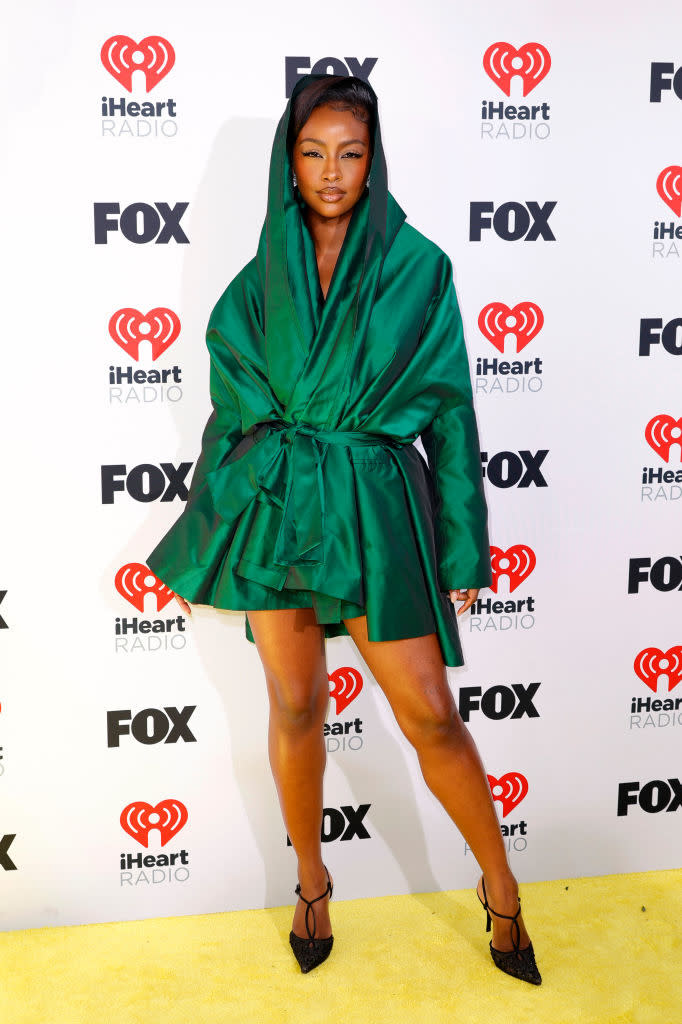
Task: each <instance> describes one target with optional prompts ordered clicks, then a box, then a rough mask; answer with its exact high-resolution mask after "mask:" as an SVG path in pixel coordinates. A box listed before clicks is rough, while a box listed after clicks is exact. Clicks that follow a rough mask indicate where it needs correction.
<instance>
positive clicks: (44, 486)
mask: <svg viewBox="0 0 682 1024" xmlns="http://www.w3.org/2000/svg"><path fill="white" fill-rule="evenodd" d="M460 8H461V9H460ZM328 15H329V12H328V11H323V12H317V16H316V15H315V12H309V11H305V12H304V11H302V10H299V9H298V8H295V7H292V6H291V4H288V5H282V4H281V3H278V2H274V0H264V2H263V3H261V4H260V5H250V6H249V5H236V4H235V5H233V4H224V5H219V4H213V3H209V2H207V0H195V2H194V3H193V4H191V5H189V6H188V5H187V4H186V3H180V2H179V0H168V2H167V3H165V4H163V5H161V4H155V3H151V2H145V0H142V2H140V0H137V2H136V3H132V2H121V3H119V4H117V5H116V7H115V9H105V8H103V7H102V6H101V5H92V4H88V3H86V2H85V0H82V2H76V0H71V2H65V3H63V4H60V5H58V6H55V5H53V4H49V3H48V2H47V0H43V2H42V3H41V2H37V0H29V2H27V3H25V4H23V5H21V6H19V7H15V8H13V9H12V22H11V24H10V25H9V26H8V31H7V32H6V33H4V35H5V37H6V38H7V40H8V43H7V44H6V53H5V56H4V58H3V64H4V66H5V68H6V70H7V74H8V78H7V81H6V83H5V86H4V89H3V95H4V96H5V98H6V100H8V102H7V103H6V104H5V114H4V131H3V134H4V136H5V141H6V144H7V152H8V156H7V158H6V163H5V167H4V171H3V174H4V182H3V193H2V194H3V228H4V231H3V237H4V250H5V256H6V258H8V261H9V265H8V266H7V267H6V271H5V282H6V284H7V285H8V291H7V293H6V299H5V303H4V305H3V310H2V315H3V320H4V330H3V344H4V359H3V372H2V375H1V378H0V389H1V399H2V401H1V408H2V417H3V428H2V436H3V440H4V444H3V474H2V476H3V481H2V488H3V491H2V495H3V496H2V505H1V507H2V535H1V538H0V616H1V620H0V627H1V628H0V656H1V657H2V674H1V677H0V756H1V759H0V892H1V894H2V895H1V899H0V927H4V928H6V929H11V928H22V927H32V926H39V925H45V924H69V923H80V922H92V921H106V920H117V919H120V920H125V919H134V918H143V917H148V916H166V915H175V914H189V913H203V912H212V911H221V910H228V909H235V908H245V907H262V906H272V905H278V904H282V903H286V902H292V901H293V893H292V888H293V885H294V884H295V861H294V855H293V851H292V849H291V847H288V846H287V842H286V834H285V831H284V828H283V825H282V822H281V818H280V812H279V806H278V803H277V799H276V794H275V789H274V785H273V783H272V780H271V777H270V773H269V767H268V761H267V752H266V726H267V702H266V695H265V687H264V681H263V676H262V669H261V665H260V661H259V659H258V654H257V651H256V649H255V647H254V646H253V645H252V644H250V643H249V642H248V641H247V640H246V638H245V631H244V613H243V612H218V611H216V610H212V609H209V608H197V609H196V610H195V614H194V615H193V616H192V618H191V619H188V618H187V617H185V616H184V615H183V614H182V613H181V610H180V608H179V606H178V605H177V603H176V602H175V601H174V600H171V602H170V603H168V604H165V605H163V606H162V605H161V603H158V604H157V596H156V594H155V592H154V585H153V584H154V579H153V578H152V577H150V576H149V574H148V573H147V572H146V571H144V570H142V571H141V572H138V573H137V574H136V573H135V572H134V568H135V566H136V565H139V564H140V563H142V562H144V557H145V554H146V553H147V552H149V551H150V550H151V548H152V547H153V546H154V545H155V544H156V542H157V540H158V539H159V538H160V537H161V536H162V534H163V533H165V531H166V529H167V528H168V526H169V524H170V523H171V522H172V521H173V520H174V519H175V518H176V517H177V515H178V514H179V511H180V509H181V507H182V501H183V498H184V497H185V495H186V488H187V485H188V483H189V481H190V479H191V474H192V470H193V466H194V462H195V460H196V457H197V454H198V450H199V443H200V435H201V431H202V429H203V425H204V423H205V420H206V418H207V416H208V412H209V409H210V407H209V399H208V359H207V353H206V349H205V345H204V331H205V327H206V321H207V318H208V314H209V312H210V310H211V308H212V306H213V304H214V303H215V301H216V299H217V298H218V296H219V295H220V293H221V292H222V290H223V288H224V287H225V285H226V284H227V282H228V281H229V280H230V279H231V278H232V277H233V276H234V274H235V273H236V272H237V271H238V270H239V269H240V268H241V267H242V266H243V264H244V263H245V262H246V261H247V260H249V259H250V258H251V256H252V255H253V253H254V251H255V246H256V243H257V239H258V234H259V231H260V227H261V224H262V220H263V216H264V213H265V198H266V174H267V169H268V162H269V153H270V146H271V142H272V137H273V133H274V128H275V124H276V122H277V120H278V118H279V116H280V115H281V112H282V110H283V108H284V104H285V101H286V97H287V93H288V90H290V88H291V86H292V84H293V82H294V81H295V80H296V77H297V76H298V75H301V74H303V73H305V72H306V71H309V70H311V69H312V70H314V71H321V70H325V69H328V70H330V71H334V72H345V71H346V69H347V71H348V72H351V73H354V74H358V75H361V76H365V77H367V78H368V79H369V81H371V83H372V85H373V86H374V87H375V89H376V90H377V93H378V95H379V98H380V103H381V112H382V124H383V133H384V141H385V146H386V151H387V156H388V163H389V175H390V187H391V190H392V191H393V193H394V195H395V196H396V198H397V199H398V201H399V202H400V204H401V205H402V206H403V207H404V209H405V210H406V211H407V214H408V219H409V220H410V221H411V223H412V224H414V226H415V227H417V228H418V229H419V230H421V231H422V232H423V233H424V234H426V235H427V236H428V237H430V238H432V239H433V240H434V241H436V242H437V243H438V244H439V245H440V246H441V247H442V248H443V249H445V250H446V252H448V253H449V254H450V256H451V257H452V259H453V262H454V265H455V274H456V285H457V289H458V293H459V297H460V302H461V306H462V310H463V315H464V318H465V328H466V337H467V341H468V346H469V352H470V359H471V369H472V376H473V380H474V386H475V393H476V405H477V411H478V416H479V422H480V430H481V445H482V452H481V459H482V464H483V467H484V471H485V480H486V489H487V496H488V501H489V505H490V510H491V543H492V544H493V545H494V548H495V551H494V556H495V566H496V577H495V587H494V588H493V589H492V590H486V591H483V592H482V593H481V595H480V600H479V602H478V604H477V606H476V607H475V609H474V612H473V614H471V615H468V616H466V617H465V618H464V620H463V621H462V634H463V643H464V648H465V655H466V659H467V665H466V668H463V669H457V670H450V681H451V685H452V688H453V691H454V693H455V695H456V698H457V701H458V704H459V708H460V712H461V714H462V717H463V718H464V720H465V721H466V722H467V723H468V725H469V727H470V729H471V731H472V733H473V734H474V736H475V738H476V741H477V743H478V744H479V747H480V750H481V753H482V756H483V758H484V762H485V766H486V770H487V772H488V775H489V777H490V781H491V786H492V789H493V794H494V796H495V799H496V807H497V808H498V809H499V820H500V825H501V828H502V831H503V834H504V836H505V842H506V844H507V847H508V850H509V856H510V860H511V864H512V867H513V870H514V871H515V873H516V875H517V877H518V878H519V880H520V881H521V882H524V881H533V880H540V879H553V878H560V877H566V876H578V875H598V874H602V873H612V872H613V873H618V872H625V871H640V870H648V869H658V868H669V867H675V866H678V865H679V862H680V853H679V851H680V837H681V832H680V821H681V817H682V816H681V815H680V813H679V812H680V810H681V809H682V782H681V781H680V778H681V776H682V772H681V765H680V739H681V737H682V728H681V727H682V685H680V681H681V680H682V617H681V616H680V606H681V604H682V602H681V601H680V591H681V590H682V553H681V552H682V548H681V546H680V510H681V509H682V501H681V500H680V499H681V497H682V461H681V448H680V439H681V435H682V389H681V388H680V369H681V368H682V358H680V356H681V355H682V289H681V287H680V282H681V281H682V263H681V257H680V254H681V253H682V217H681V204H682V166H681V165H682V143H681V142H680V126H681V123H682V46H680V44H679V40H680V38H682V10H681V9H680V7H679V4H672V3H659V4H658V5H656V6H655V7H650V6H649V7H647V8H644V7H642V5H641V4H639V3H637V2H635V0H625V2H621V3H619V4H613V3H610V2H606V0H597V2H591V3H589V4H588V3H585V2H579V3H576V4H572V5H571V6H570V8H566V9H565V10H564V9H563V8H560V7H557V6H556V5H554V6H552V5H548V4H546V3H540V2H539V0H538V2H534V3H531V2H524V0H520V2H519V3H516V4H512V5H510V4H508V3H503V2H502V0H489V2H488V3H486V4H481V5H478V6H473V7H472V6H471V5H458V4H453V3H449V2H445V0H440V2H437V0H424V2H422V3H420V4H417V5H408V4H405V5H403V6H402V7H400V8H397V7H396V5H395V4H394V3H389V2H388V0H380V2H376V3H373V4H358V3H351V4H350V5H348V4H346V5H345V7H344V8H343V10H342V11H340V12H336V14H335V16H334V17H333V18H332V19H331V21H330V20H329V17H328ZM676 40H677V42H676ZM131 577H134V578H135V579H137V580H138V583H139V584H140V586H139V587H138V589H135V588H133V589H132V590H131V589H130V587H129V586H128V585H127V583H128V581H129V579H130V578H131ZM327 653H328V662H329V674H330V689H331V694H332V699H331V702H330V712H329V718H328V724H327V726H326V727H325V733H326V735H327V745H328V751H329V760H328V769H327V775H326V780H325V786H326V788H325V805H326V811H325V817H324V840H325V843H326V844H327V845H326V846H325V848H324V850H325V860H326V861H327V862H328V863H329V865H330V867H331V868H332V870H333V871H334V874H335V878H336V882H337V892H338V895H339V897H341V898H349V897H357V896H364V895H381V894H386V893H405V892H416V891H424V890H437V889H441V888H444V889H447V888H455V887H464V886H470V885H473V884H475V881H476V878H477V874H478V872H477V866H476V863H475V861H474V859H473V856H472V854H471V851H470V850H469V849H467V847H466V845H465V843H464V841H463V839H462V837H461V836H460V834H459V833H458V832H457V830H456V829H455V827H454V826H453V825H452V823H451V822H450V820H449V819H448V818H447V816H446V815H445V812H444V811H443V810H442V809H441V808H440V806H439V805H438V804H437V802H436V800H435V798H434V797H432V795H431V794H430V792H429V791H428V790H427V789H426V787H425V786H424V784H423V782H422V780H421V777H420V775H419V771H418V767H417V762H416V757H415V755H414V752H413V751H412V750H411V748H409V747H408V746H407V744H406V742H405V741H404V740H403V739H402V737H401V736H400V734H399V732H398V729H397V727H396V725H395V723H394V721H393V720H392V718H391V715H390V713H389V711H388V708H387V705H386V702H385V700H384V698H383V695H382V694H381V692H380V691H379V689H378V687H377V685H376V683H375V682H374V680H373V679H372V678H371V676H370V674H369V672H368V670H367V668H366V666H365V664H364V663H363V661H362V659H361V658H360V656H359V655H358V653H357V651H356V650H355V648H354V646H353V644H352V641H350V639H347V638H339V639H335V640H330V641H328V646H327Z"/></svg>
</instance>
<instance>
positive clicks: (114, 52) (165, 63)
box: [100, 36, 175, 92]
mask: <svg viewBox="0 0 682 1024" xmlns="http://www.w3.org/2000/svg"><path fill="white" fill-rule="evenodd" d="M100 56H101V58H102V64H103V65H104V67H105V68H106V69H107V71H108V72H109V74H110V75H113V77H114V78H115V79H116V81H117V82H118V83H119V84H120V85H122V86H123V88H124V89H127V90H128V92H132V91H133V72H134V71H143V72H144V80H145V90H146V92H151V90H152V89H153V88H154V86H155V85H158V84H159V82H160V81H161V79H162V78H165V77H166V75H167V74H168V72H169V71H170V70H171V68H172V67H173V65H174V64H175V50H174V49H173V47H172V46H171V44H170V43H169V42H168V40H167V39H164V38H163V36H145V38H144V39H142V40H140V42H139V43H136V42H135V40H134V39H131V38H130V36H111V38H110V39H107V41H106V43H104V45H103V47H102V50H101V53H100Z"/></svg>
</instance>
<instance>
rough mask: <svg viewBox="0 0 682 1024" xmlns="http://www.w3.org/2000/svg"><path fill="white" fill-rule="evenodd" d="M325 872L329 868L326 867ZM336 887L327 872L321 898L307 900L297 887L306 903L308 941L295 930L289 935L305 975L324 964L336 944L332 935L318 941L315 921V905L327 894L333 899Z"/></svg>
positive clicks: (300, 896)
mask: <svg viewBox="0 0 682 1024" xmlns="http://www.w3.org/2000/svg"><path fill="white" fill-rule="evenodd" d="M324 870H325V871H327V868H326V866H325V869H324ZM333 891H334V886H333V885H332V880H331V878H330V877H329V872H328V871H327V888H326V889H325V890H324V892H323V893H322V895H321V896H316V897H315V899H314V900H307V899H306V898H305V896H303V895H301V886H300V883H299V885H297V886H296V888H295V889H294V892H295V893H296V895H297V896H298V898H299V899H301V900H303V902H304V903H305V905H306V906H305V930H306V931H307V933H308V938H307V939H302V938H301V937H300V935H295V934H294V932H293V930H292V931H291V932H290V933H289V943H290V945H291V948H292V949H293V951H294V956H295V957H296V959H297V960H298V964H299V967H300V968H301V971H302V973H303V974H307V973H308V971H312V969H313V968H314V967H319V965H320V964H321V963H323V962H324V961H325V960H326V959H327V957H328V956H329V954H330V953H331V951H332V945H333V944H334V936H333V935H330V936H329V938H328V939H316V938H315V932H316V930H317V925H316V921H315V911H314V909H313V903H317V902H318V900H323V899H324V898H325V896H326V895H327V893H329V899H331V898H332V893H333ZM309 915H310V916H312V919H313V927H312V931H311V928H310V924H309Z"/></svg>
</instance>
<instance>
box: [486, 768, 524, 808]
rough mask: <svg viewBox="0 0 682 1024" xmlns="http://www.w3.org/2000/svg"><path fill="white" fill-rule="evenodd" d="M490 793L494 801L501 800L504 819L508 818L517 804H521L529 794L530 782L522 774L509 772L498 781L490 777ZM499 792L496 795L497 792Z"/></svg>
mask: <svg viewBox="0 0 682 1024" xmlns="http://www.w3.org/2000/svg"><path fill="white" fill-rule="evenodd" d="M488 782H489V783H490V791H491V793H492V794H493V800H499V802H500V803H501V804H502V817H503V818H506V817H507V815H508V814H509V812H510V811H513V810H514V808H515V807H516V806H517V804H520V803H521V801H522V800H523V798H524V797H525V795H526V793H527V792H528V780H527V778H526V776H525V775H522V774H521V772H507V774H506V775H501V776H500V778H499V779H496V778H495V776H494V775H489V776H488ZM496 789H497V790H498V792H497V793H496V792H495V790H496Z"/></svg>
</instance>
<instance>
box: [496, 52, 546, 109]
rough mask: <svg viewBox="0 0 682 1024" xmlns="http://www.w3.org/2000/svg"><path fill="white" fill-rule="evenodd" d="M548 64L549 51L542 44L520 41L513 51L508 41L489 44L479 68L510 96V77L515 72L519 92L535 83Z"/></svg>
mask: <svg viewBox="0 0 682 1024" xmlns="http://www.w3.org/2000/svg"><path fill="white" fill-rule="evenodd" d="M551 66H552V58H551V57H550V55H549V50H548V49H547V48H546V47H545V46H543V45H542V43H524V44H523V46H520V47H519V48H518V50H515V49H514V47H513V46H512V45H511V43H492V45H491V46H489V47H488V49H487V50H486V51H485V53H484V54H483V67H484V68H485V72H486V74H487V75H488V76H489V77H490V78H492V80H493V82H494V83H495V85H499V87H500V89H501V90H502V92H503V93H504V94H505V95H506V96H510V95H511V80H512V78H513V77H514V75H519V77H520V78H521V81H522V82H523V95H524V96H527V95H528V93H529V92H530V91H531V89H534V88H535V86H536V85H539V84H540V82H541V81H542V79H543V78H544V77H545V75H546V74H547V73H548V71H549V69H550V68H551Z"/></svg>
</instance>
